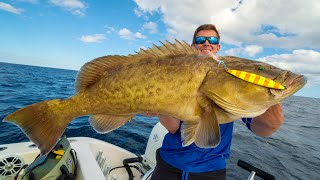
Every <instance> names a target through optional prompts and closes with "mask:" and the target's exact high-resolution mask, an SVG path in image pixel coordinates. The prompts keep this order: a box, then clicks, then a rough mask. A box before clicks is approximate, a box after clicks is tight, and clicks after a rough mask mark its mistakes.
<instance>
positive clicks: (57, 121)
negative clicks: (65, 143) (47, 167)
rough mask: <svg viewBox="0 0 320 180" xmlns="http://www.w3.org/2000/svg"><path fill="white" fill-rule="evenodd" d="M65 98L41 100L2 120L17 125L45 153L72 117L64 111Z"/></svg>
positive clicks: (55, 141)
mask: <svg viewBox="0 0 320 180" xmlns="http://www.w3.org/2000/svg"><path fill="white" fill-rule="evenodd" d="M64 102H65V100H60V99H54V100H48V101H42V102H39V103H35V104H32V105H29V106H26V107H24V108H22V109H19V110H17V111H16V112H14V113H12V114H10V115H8V116H7V117H5V118H4V121H6V122H11V123H14V124H16V125H17V126H19V127H20V128H21V129H22V131H23V132H24V133H25V134H26V135H27V136H28V138H29V139H30V140H31V141H32V142H34V143H35V144H36V145H37V146H38V148H39V149H40V151H41V154H42V155H43V154H47V153H48V152H49V151H50V150H51V149H52V148H53V147H54V146H55V144H56V143H57V142H58V140H59V138H60V137H61V136H62V134H63V133H64V131H65V129H66V127H67V125H68V124H69V122H70V121H71V120H72V119H73V117H70V115H69V116H68V115H66V113H64V110H65V107H64V106H63V105H64V104H65V103H64Z"/></svg>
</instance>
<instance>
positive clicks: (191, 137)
mask: <svg viewBox="0 0 320 180" xmlns="http://www.w3.org/2000/svg"><path fill="white" fill-rule="evenodd" d="M198 124H199V122H193V121H191V122H187V121H185V122H183V124H182V125H181V139H182V146H183V147H186V146H189V145H190V144H192V143H193V142H194V141H195V134H196V129H197V127H198Z"/></svg>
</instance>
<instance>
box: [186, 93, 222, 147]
mask: <svg viewBox="0 0 320 180" xmlns="http://www.w3.org/2000/svg"><path fill="white" fill-rule="evenodd" d="M197 102H198V105H199V109H198V111H197V113H198V114H199V116H200V117H201V120H200V121H184V122H183V124H182V125H181V138H182V140H183V143H182V145H183V146H184V147H185V146H188V145H190V144H192V143H193V142H194V143H195V144H196V145H197V146H198V147H201V148H214V147H217V146H218V145H219V143H220V126H219V123H218V119H217V116H216V112H215V104H214V103H213V102H212V101H211V100H210V99H209V98H207V97H205V96H201V95H200V96H198V97H197Z"/></svg>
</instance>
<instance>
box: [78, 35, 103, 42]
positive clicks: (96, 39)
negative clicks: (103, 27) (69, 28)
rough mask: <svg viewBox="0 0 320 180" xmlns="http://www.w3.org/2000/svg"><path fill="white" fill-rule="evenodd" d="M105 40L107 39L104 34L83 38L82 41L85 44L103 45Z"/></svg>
mask: <svg viewBox="0 0 320 180" xmlns="http://www.w3.org/2000/svg"><path fill="white" fill-rule="evenodd" d="M105 39H106V37H105V35H104V34H94V35H87V36H81V38H80V40H81V41H82V42H85V43H101V42H102V41H103V40H105Z"/></svg>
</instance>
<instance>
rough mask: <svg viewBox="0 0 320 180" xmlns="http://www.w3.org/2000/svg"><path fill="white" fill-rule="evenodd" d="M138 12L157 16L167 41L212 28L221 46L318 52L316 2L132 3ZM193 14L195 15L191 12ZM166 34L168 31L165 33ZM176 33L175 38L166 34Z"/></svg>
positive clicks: (319, 19)
mask: <svg viewBox="0 0 320 180" xmlns="http://www.w3.org/2000/svg"><path fill="white" fill-rule="evenodd" d="M135 2H136V3H137V5H138V8H139V12H143V13H145V14H152V13H159V15H160V16H162V17H161V19H162V20H163V22H164V23H165V24H166V26H167V28H168V33H169V34H168V37H174V38H178V39H184V40H187V41H188V42H191V39H192V35H193V32H194V30H195V29H196V28H197V27H198V26H199V25H201V24H205V23H212V24H215V25H216V26H217V28H218V30H219V31H220V34H221V40H222V42H224V43H227V44H232V45H237V46H240V45H242V44H255V45H258V46H262V47H264V48H266V47H268V48H287V49H292V50H293V49H300V48H319V47H320V36H318V33H317V32H319V31H320V26H319V25H318V24H320V17H319V11H320V3H319V1H318V0H309V1H308V2H304V1H301V0H279V1H265V0H245V1H239V0H224V1H208V0H189V1H185V0H175V1H167V0H156V1H149V0H135ZM195 10H197V11H199V12H195ZM169 30H170V31H169ZM170 32H176V34H170Z"/></svg>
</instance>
